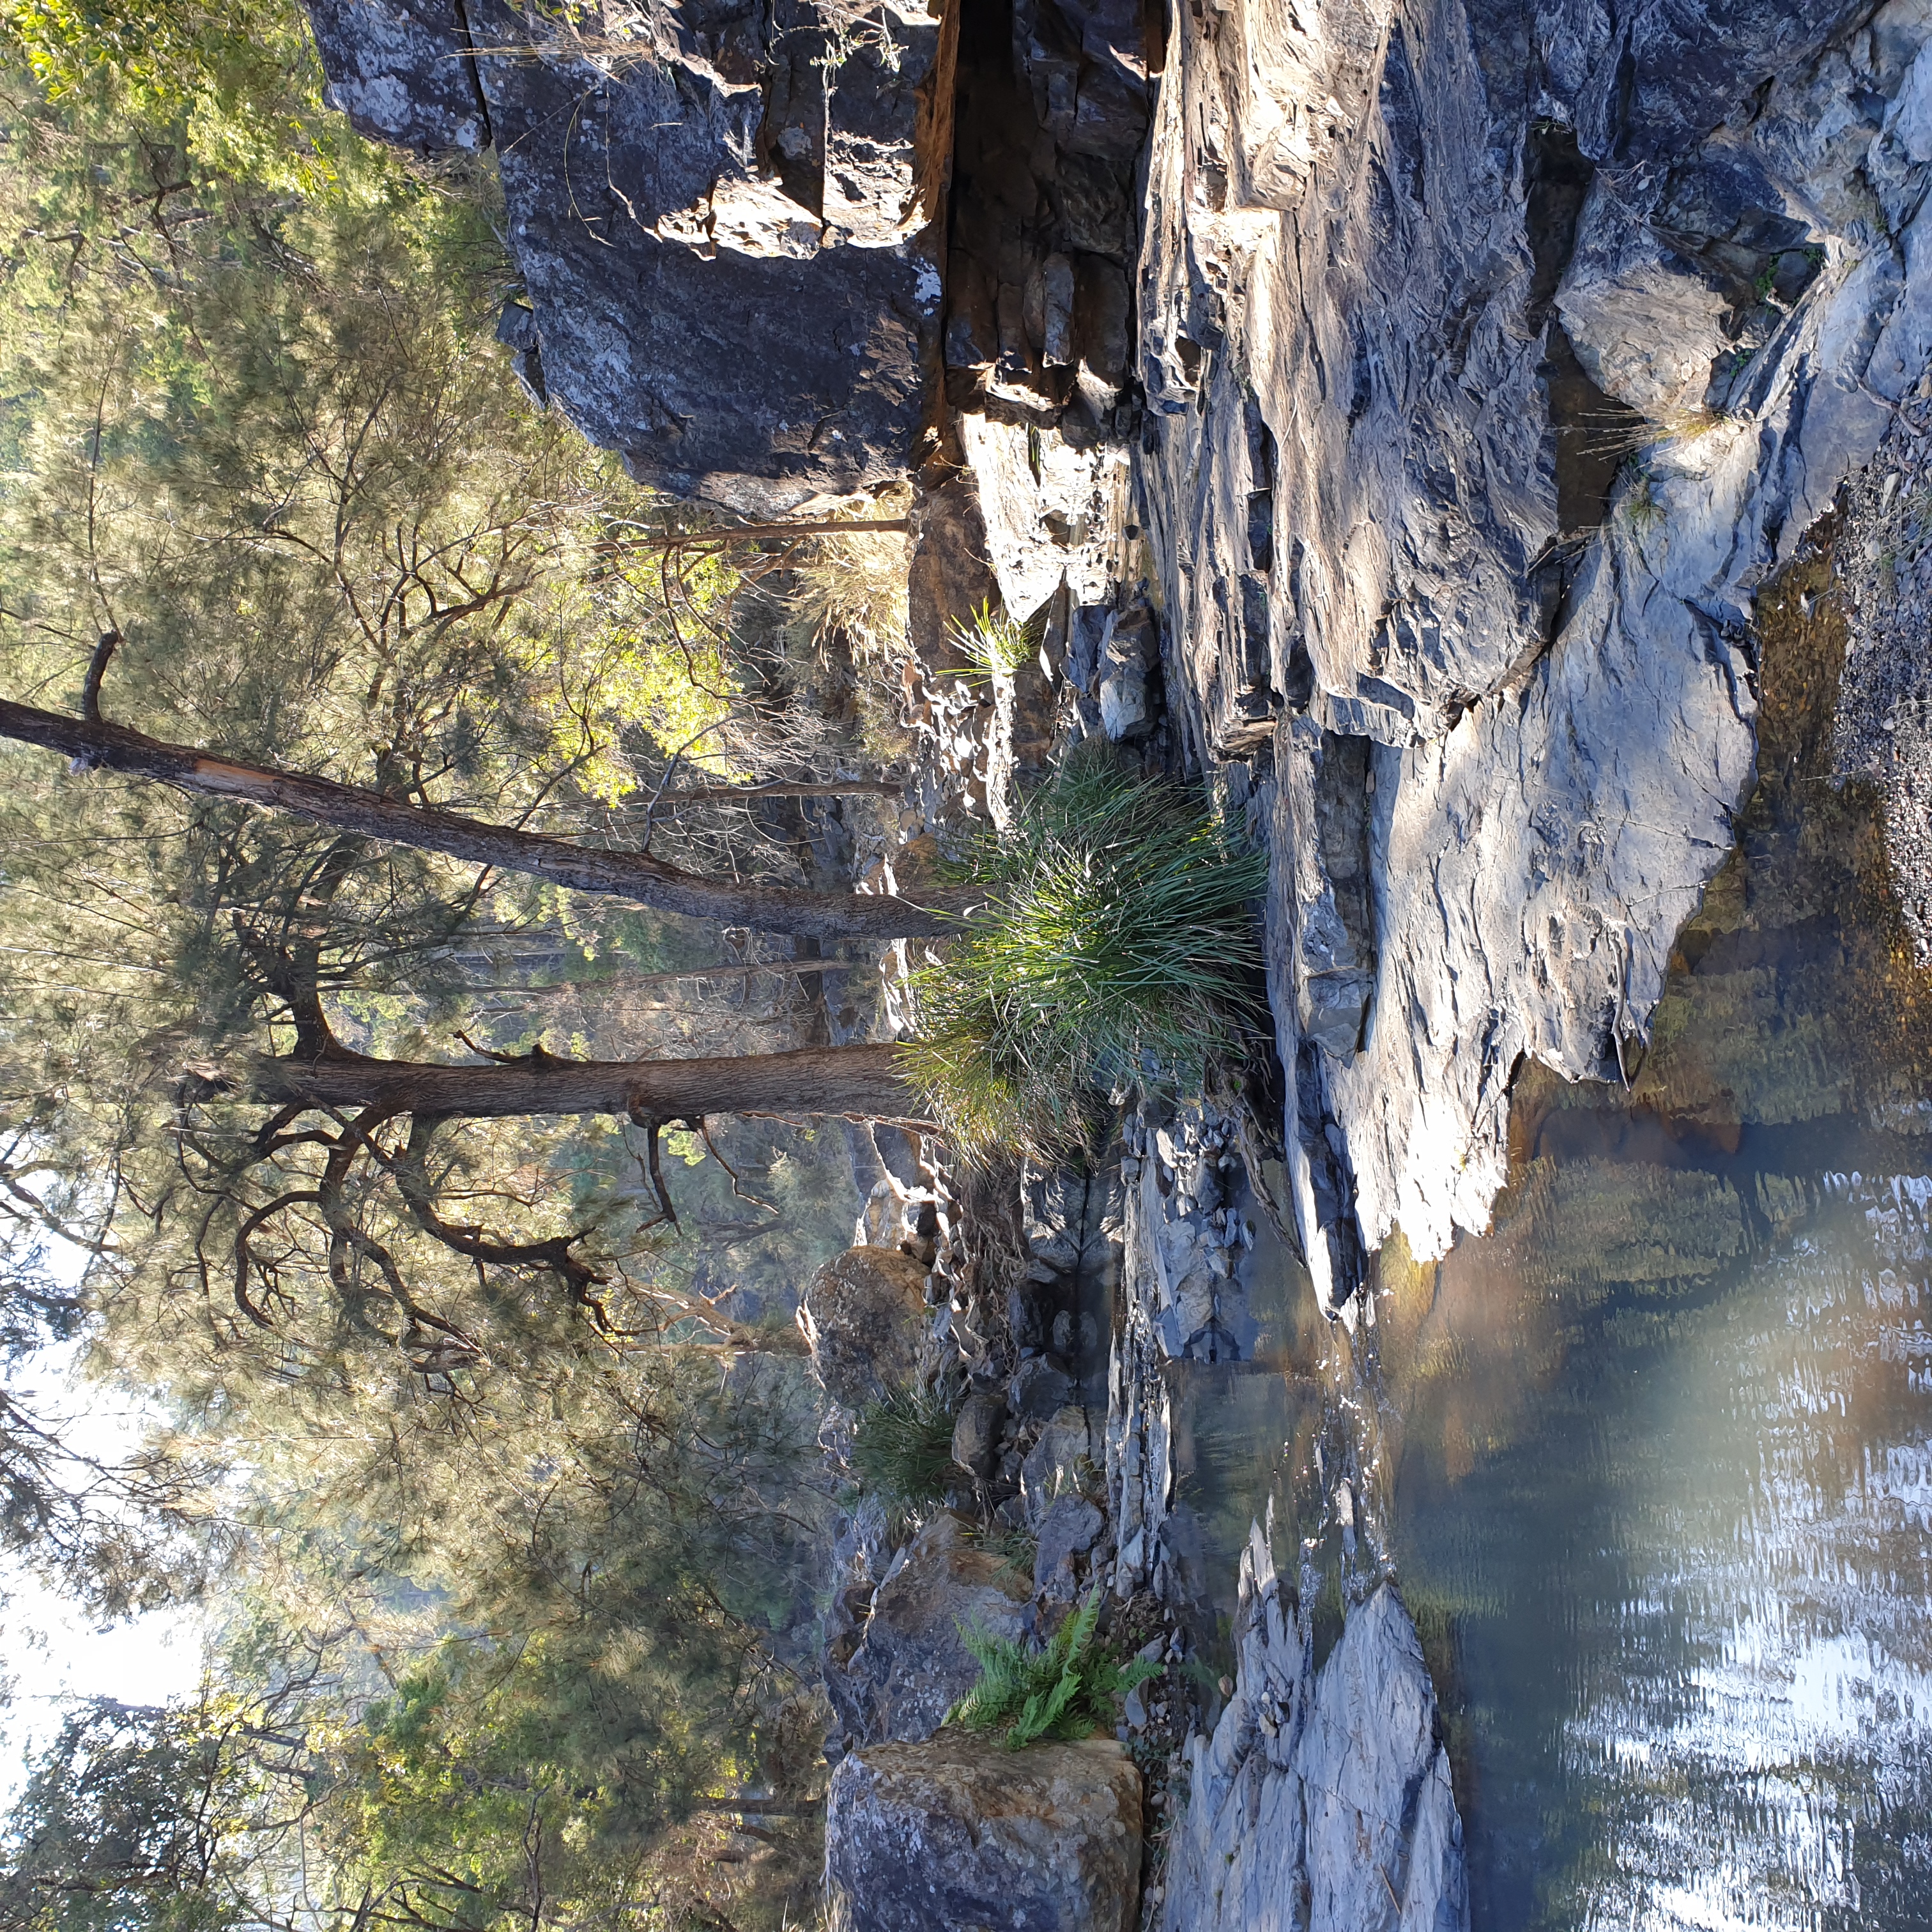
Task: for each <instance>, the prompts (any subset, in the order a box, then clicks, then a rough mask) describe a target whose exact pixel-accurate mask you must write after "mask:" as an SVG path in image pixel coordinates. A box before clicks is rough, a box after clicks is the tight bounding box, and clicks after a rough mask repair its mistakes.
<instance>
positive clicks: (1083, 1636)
mask: <svg viewBox="0 0 1932 1932" xmlns="http://www.w3.org/2000/svg"><path fill="white" fill-rule="evenodd" d="M1099 1622H1100V1591H1099V1590H1098V1589H1094V1590H1092V1591H1090V1592H1088V1596H1087V1600H1086V1601H1085V1603H1083V1604H1082V1605H1081V1606H1080V1607H1079V1610H1076V1611H1075V1612H1074V1613H1073V1616H1070V1617H1069V1618H1068V1619H1067V1621H1066V1622H1064V1624H1062V1625H1061V1627H1060V1628H1059V1629H1058V1631H1056V1632H1055V1634H1054V1637H1053V1638H1052V1641H1051V1642H1050V1643H1048V1644H1047V1645H1046V1646H1045V1647H1044V1648H1043V1649H1039V1650H1030V1649H1028V1647H1027V1646H1025V1644H1022V1643H1011V1642H1009V1641H1008V1640H1006V1639H1005V1638H1003V1637H993V1636H992V1635H990V1634H988V1633H987V1632H986V1631H983V1630H962V1631H961V1632H960V1633H959V1634H960V1637H961V1638H962V1640H963V1641H964V1642H965V1646H966V1648H967V1649H968V1650H969V1651H970V1652H971V1653H972V1655H973V1657H974V1660H975V1661H977V1663H978V1664H979V1666H980V1681H979V1682H978V1683H977V1684H976V1685H974V1687H973V1688H972V1689H971V1691H968V1693H967V1694H966V1695H965V1697H962V1698H961V1699H960V1700H959V1703H956V1705H954V1706H953V1708H952V1709H951V1710H950V1711H949V1712H947V1714H946V1721H947V1723H948V1724H959V1725H960V1726H962V1727H964V1728H965V1730H969V1731H991V1730H998V1728H999V1727H1000V1726H1001V1725H1002V1724H1004V1725H1005V1726H1006V1727H1007V1748H1008V1749H1009V1750H1010V1751H1018V1750H1019V1749H1020V1748H1021V1747H1022V1745H1030V1744H1032V1743H1034V1742H1035V1741H1036V1740H1037V1739H1040V1738H1084V1737H1085V1736H1087V1735H1088V1733H1090V1732H1091V1731H1093V1730H1095V1729H1096V1728H1097V1727H1099V1726H1100V1725H1102V1724H1106V1722H1107V1721H1109V1719H1110V1718H1112V1715H1113V1709H1114V1700H1115V1698H1116V1697H1124V1696H1125V1695H1126V1694H1127V1692H1129V1691H1131V1690H1133V1688H1134V1687H1135V1685H1137V1684H1145V1682H1147V1681H1148V1679H1149V1678H1151V1677H1158V1676H1160V1673H1161V1667H1160V1665H1159V1664H1156V1663H1154V1662H1151V1661H1149V1660H1148V1659H1147V1658H1135V1659H1134V1660H1133V1661H1132V1662H1130V1663H1129V1664H1127V1666H1126V1667H1124V1668H1123V1667H1121V1664H1118V1662H1117V1661H1115V1659H1114V1658H1112V1656H1110V1655H1109V1654H1108V1653H1107V1652H1106V1651H1104V1650H1097V1649H1095V1648H1094V1630H1095V1628H1096V1627H1097V1625H1098V1624H1099Z"/></svg>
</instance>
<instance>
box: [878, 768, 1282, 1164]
mask: <svg viewBox="0 0 1932 1932" xmlns="http://www.w3.org/2000/svg"><path fill="white" fill-rule="evenodd" d="M961 869H962V871H963V873H964V875H965V877H967V878H968V880H971V881H973V882H975V883H980V884H983V885H985V886H986V887H987V888H988V898H989V904H988V906H987V907H986V909H985V910H983V911H981V912H980V913H976V914H975V915H974V916H973V919H972V920H971V923H970V925H969V926H968V929H966V930H965V932H963V933H962V936H961V938H959V940H957V941H955V942H954V943H953V945H952V947H951V948H950V952H949V953H948V954H947V957H946V959H945V960H944V963H943V964H941V965H937V966H933V967H929V968H926V969H925V970H923V971H921V972H919V973H918V974H915V975H914V976H913V982H912V987H913V1005H914V1011H915V1014H916V1022H917V1024H916V1031H915V1034H914V1037H913V1039H912V1040H910V1041H908V1042H907V1043H906V1044H905V1046H904V1048H903V1049H902V1052H903V1055H904V1058H903V1062H902V1064H903V1065H904V1067H905V1070H906V1072H907V1075H908V1076H909V1077H910V1079H911V1080H912V1081H913V1082H914V1084H915V1085H916V1086H917V1087H918V1088H919V1089H920V1091H921V1092H922V1094H923V1095H924V1097H925V1098H926V1102H927V1104H928V1105H929V1106H930V1107H931V1108H932V1110H933V1112H934V1114H935V1117H936V1118H938V1120H939V1121H941V1123H942V1124H943V1125H944V1127H946V1129H947V1131H948V1133H950V1136H952V1138H953V1141H954V1142H955V1143H956V1145H958V1146H959V1148H960V1149H961V1151H962V1152H964V1153H965V1154H967V1155H968V1157H972V1156H974V1155H975V1154H981V1153H984V1152H986V1151H989V1150H991V1149H992V1148H997V1147H1001V1146H1007V1147H1017V1148H1019V1149H1020V1150H1022V1151H1029V1152H1038V1153H1041V1154H1050V1153H1052V1152H1054V1151H1056V1150H1058V1149H1061V1148H1065V1147H1066V1146H1067V1145H1069V1144H1070V1143H1077V1142H1080V1141H1082V1140H1083V1139H1085V1137H1086V1134H1087V1132H1088V1128H1089V1127H1090V1125H1091V1115H1092V1113H1093V1112H1094V1107H1095V1105H1096V1103H1097V1100H1098V1098H1099V1097H1100V1095H1102V1094H1106V1093H1107V1092H1109V1091H1112V1090H1114V1089H1116V1088H1120V1087H1121V1086H1123V1085H1126V1084H1127V1083H1129V1082H1143V1083H1145V1084H1150V1085H1157V1086H1181V1085H1193V1084H1195V1083H1197V1082H1199V1081H1200V1079H1202V1077H1203V1076H1204V1074H1205V1070H1206V1067H1207V1065H1208V1062H1209V1061H1210V1060H1211V1059H1212V1058H1214V1057H1215V1056H1217V1055H1221V1054H1226V1053H1232V1052H1237V1051H1238V1049H1239V1044H1240V1033H1241V1025H1240V1022H1241V1019H1242V1018H1243V1016H1244V1013H1246V1011H1247V1009H1248V1008H1249V1007H1250V1005H1251V1004H1252V1001H1253V993H1252V990H1251V989H1252V986H1253V975H1254V974H1255V972H1256V969H1257V968H1259V965H1260V947H1259V941H1258V938H1257V934H1256V922H1255V919H1254V916H1253V913H1252V911H1251V910H1250V901H1252V900H1253V899H1254V898H1255V897H1256V895H1258V894H1259V893H1260V892H1262V890H1263V889H1265V886H1266V885H1267V883H1268V862H1267V860H1266V859H1265V856H1262V854H1259V853H1247V852H1238V851H1237V850H1235V849H1233V847H1232V846H1231V845H1230V844H1229V841H1228V838H1227V837H1226V834H1225V832H1223V829H1222V826H1221V825H1220V822H1219V820H1217V818H1216V817H1215V816H1214V814H1213V813H1212V812H1211V811H1209V810H1208V809H1207V808H1205V805H1203V803H1202V800H1201V799H1200V798H1199V796H1198V795H1197V794H1196V793H1192V792H1190V791H1188V790H1184V789H1183V788H1182V787H1180V786H1178V785H1175V784H1171V783H1169V782H1168V781H1165V780H1160V779H1152V780H1151V779H1147V778H1141V777H1139V776H1138V775H1135V774H1133V773H1132V772H1128V771H1127V770H1125V769H1123V768H1122V766H1121V764H1120V763H1119V762H1118V759H1117V758H1116V757H1115V755H1114V754H1112V751H1111V748H1109V747H1107V746H1105V745H1098V746H1094V745H1082V746H1081V747H1079V748H1078V749H1077V750H1076V752H1075V754H1074V755H1073V757H1070V759H1069V760H1068V761H1067V763H1066V765H1065V766H1064V767H1063V768H1062V769H1061V771H1060V772H1058V774H1057V775H1055V777H1054V778H1052V779H1050V780H1049V781H1048V782H1047V783H1046V784H1044V785H1043V786H1042V787H1040V789H1039V790H1037V791H1036V792H1034V793H1033V794H1032V796H1031V797H1029V798H1028V799H1026V800H1025V802H1023V803H1022V806H1021V808H1020V810H1019V814H1018V818H1017V821H1016V823H1015V825H1014V826H1013V829H1012V830H1011V831H1010V832H1007V833H1006V834H1004V835H987V836H986V837H984V838H981V839H980V840H979V841H977V842H976V843H975V844H974V845H973V846H972V847H971V848H970V849H969V850H968V853H966V854H965V861H964V864H963V866H962V868H961Z"/></svg>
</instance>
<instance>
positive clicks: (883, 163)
mask: <svg viewBox="0 0 1932 1932" xmlns="http://www.w3.org/2000/svg"><path fill="white" fill-rule="evenodd" d="M942 7H943V10H942V11H941V13H938V14H934V13H928V12H926V10H924V8H923V7H922V5H920V4H919V0H908V5H907V6H906V7H904V9H903V10H901V8H899V7H896V6H895V5H892V4H890V0H888V4H886V5H883V7H877V8H873V9H871V10H864V11H861V10H858V9H848V10H845V11H844V12H840V11H838V10H836V9H834V8H832V7H826V8H825V9H822V10H821V9H820V8H817V7H813V6H811V5H808V4H805V0H778V4H777V5H775V6H772V7H764V6H755V5H749V4H746V0H684V4H675V0H670V3H669V4H662V5H646V6H640V7H626V6H625V5H621V4H619V0H610V4H607V5H602V6H600V7H595V8H589V9H576V10H570V12H569V13H568V16H567V17H566V16H565V15H559V14H558V13H556V12H554V10H547V9H540V8H537V7H529V8H528V9H526V10H518V9H517V8H515V7H512V6H510V5H506V4H504V0H468V4H467V5H463V4H460V0H315V4H314V6H313V7H311V10H310V11H311V17H312V18H313V20H314V23H315V28H316V36H317V41H318V43H320V47H321V49H322V54H323V63H324V65H325V67H326V69H327V71H328V74H329V81H330V92H331V96H332V98H333V100H334V101H335V103H336V104H337V105H338V106H339V107H342V108H343V109H344V110H346V111H347V113H348V114H349V115H350V118H351V119H352V121H353V122H354V123H355V124H356V127H358V128H359V130H361V131H362V132H363V133H365V134H368V135H371V136H374V137H375V138H377V139H383V140H387V141H392V142H397V143H398V144H400V145H405V146H409V147H413V148H418V149H419V150H422V151H429V152H434V151H452V150H457V151H460V150H475V149H478V148H482V147H484V146H490V147H493V148H495V150H496V156H497V160H498V163H499V167H500V169H501V172H502V183H503V193H504V197H505V202H506V204H507V208H508V217H509V231H510V232H509V239H510V243H511V248H512V250H513V251H514V254H515V256H516V258H517V265H518V266H519V268H520V269H521V271H522V272H523V277H524V280H525V284H526V288H527V290H528V292H529V300H530V307H531V308H532V311H533V312H534V313H533V316H532V321H531V324H530V329H531V332H532V336H533V338H534V343H533V346H534V347H535V348H536V350H537V351H538V358H539V361H540V370H541V383H540V384H536V385H533V386H538V387H539V388H540V389H541V390H542V391H547V394H548V395H549V396H550V398H552V399H553V400H554V401H556V403H557V404H559V406H560V407H562V409H563V410H565V412H566V413H568V415H569V416H570V418H571V420H572V421H573V422H575V423H576V424H577V426H578V427H579V428H581V429H582V430H583V433H584V434H585V435H586V436H587V437H589V438H590V440H592V442H595V443H601V444H603V445H604V446H606V447H608V448H610V449H616V450H617V451H619V452H621V453H622V455H623V457H624V458H625V461H626V463H628V466H629V467H630V468H631V470H632V471H633V472H634V473H635V474H636V475H638V476H639V477H640V478H643V480H646V481H650V482H652V483H655V484H660V485H661V486H662V487H666V488H667V489H669V490H672V491H673V492H675V493H677V494H679V495H691V494H697V495H700V496H708V497H710V498H712V499H715V500H718V501H720V502H724V503H727V504H730V505H735V506H736V507H738V508H743V509H746V510H751V511H772V510H779V509H783V508H786V507H787V506H789V505H792V504H795V503H796V502H800V501H802V500H803V499H805V498H807V497H809V496H812V495H814V494H815V493H818V492H820V491H823V490H850V489H852V488H853V487H857V486H859V485H862V484H867V483H870V482H874V481H880V480H881V479H883V478H887V477H890V476H895V475H901V474H902V473H903V472H904V469H905V468H906V466H907V463H909V462H910V461H911V460H913V459H914V458H915V455H916V454H917V453H918V452H917V451H916V444H917V442H918V438H919V431H920V428H921V425H922V423H923V422H925V421H926V419H927V416H928V413H929V404H930V402H931V400H932V396H933V395H934V393H935V384H934V382H933V380H932V378H933V376H934V374H935V371H936V369H937V367H938V338H939V323H940V293H941V276H940V269H941V260H942V259H943V255H944V205H945V185H946V178H947V168H948V165H949V161H950V154H951V150H952V145H953V133H952V106H953V55H954V47H955V45H956V35H957V0H951V4H945V0H942ZM517 347H518V348H519V349H520V350H522V351H523V353H525V354H526V355H527V354H528V348H527V347H526V345H524V344H517Z"/></svg>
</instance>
